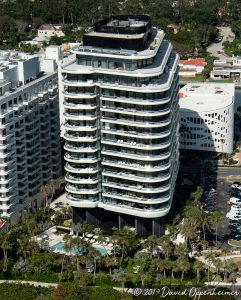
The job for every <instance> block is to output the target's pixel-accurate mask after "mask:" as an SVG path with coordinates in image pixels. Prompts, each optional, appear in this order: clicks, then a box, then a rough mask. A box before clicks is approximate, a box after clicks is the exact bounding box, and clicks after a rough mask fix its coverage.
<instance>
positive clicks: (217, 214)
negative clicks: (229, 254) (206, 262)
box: [211, 211, 224, 247]
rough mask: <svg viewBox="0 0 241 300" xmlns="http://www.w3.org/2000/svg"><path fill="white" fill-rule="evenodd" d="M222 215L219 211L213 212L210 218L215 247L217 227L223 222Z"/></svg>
mask: <svg viewBox="0 0 241 300" xmlns="http://www.w3.org/2000/svg"><path fill="white" fill-rule="evenodd" d="M223 219H224V215H223V214H222V213H221V212H220V211H215V212H214V213H213V214H212V216H211V222H212V224H213V226H214V228H215V235H216V247H217V245H218V225H219V224H220V223H221V222H222V221H223Z"/></svg>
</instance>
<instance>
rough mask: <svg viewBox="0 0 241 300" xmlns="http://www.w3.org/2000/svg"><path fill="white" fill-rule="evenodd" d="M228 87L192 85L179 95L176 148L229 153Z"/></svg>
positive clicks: (231, 103) (231, 117)
mask: <svg viewBox="0 0 241 300" xmlns="http://www.w3.org/2000/svg"><path fill="white" fill-rule="evenodd" d="M234 93H235V87H234V84H232V83H198V82H197V83H193V84H187V85H186V86H184V87H183V88H182V89H180V91H179V97H180V100H179V105H180V116H181V125H180V126H181V127H180V132H181V134H180V147H181V149H189V150H204V151H214V152H221V153H231V152H232V151H233V135H234Z"/></svg>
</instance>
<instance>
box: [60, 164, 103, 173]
mask: <svg viewBox="0 0 241 300" xmlns="http://www.w3.org/2000/svg"><path fill="white" fill-rule="evenodd" d="M64 168H65V170H66V171H67V172H70V173H77V174H95V173H98V169H97V168H91V167H86V168H80V167H79V166H72V165H70V164H68V163H66V165H65V167H64Z"/></svg>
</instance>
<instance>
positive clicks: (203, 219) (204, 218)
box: [198, 209, 211, 241]
mask: <svg viewBox="0 0 241 300" xmlns="http://www.w3.org/2000/svg"><path fill="white" fill-rule="evenodd" d="M198 221H199V223H200V225H201V227H202V231H203V240H204V241H206V231H205V230H206V228H210V226H211V224H210V217H209V216H208V215H207V214H206V213H205V211H204V210H203V209H202V210H201V211H200V214H199V215H198Z"/></svg>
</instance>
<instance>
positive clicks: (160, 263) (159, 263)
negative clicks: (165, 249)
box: [153, 258, 168, 278]
mask: <svg viewBox="0 0 241 300" xmlns="http://www.w3.org/2000/svg"><path fill="white" fill-rule="evenodd" d="M153 263H154V266H155V267H156V271H157V273H158V272H163V277H164V278H166V269H167V267H168V265H167V263H168V261H166V260H165V259H160V258H156V259H154V261H153Z"/></svg>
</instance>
